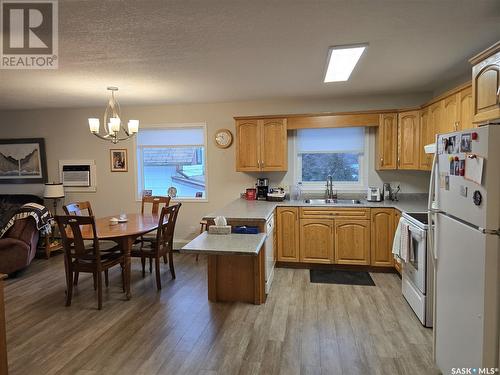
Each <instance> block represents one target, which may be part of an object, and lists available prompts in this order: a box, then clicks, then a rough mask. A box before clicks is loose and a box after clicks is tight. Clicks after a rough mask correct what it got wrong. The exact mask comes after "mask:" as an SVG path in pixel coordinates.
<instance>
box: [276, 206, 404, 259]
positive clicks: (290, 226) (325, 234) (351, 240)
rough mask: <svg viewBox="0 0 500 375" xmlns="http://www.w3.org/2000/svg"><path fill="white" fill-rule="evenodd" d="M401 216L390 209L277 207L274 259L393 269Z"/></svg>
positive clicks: (396, 211)
mask: <svg viewBox="0 0 500 375" xmlns="http://www.w3.org/2000/svg"><path fill="white" fill-rule="evenodd" d="M400 216H401V214H400V212H399V211H398V210H395V209H393V208H372V209H367V208H363V209H359V208H352V209H350V208H326V207H320V208H314V207H307V208H305V207H301V208H299V207H278V208H277V209H276V216H275V217H276V223H277V224H276V232H275V233H276V234H275V235H276V242H277V260H278V261H280V262H300V263H323V264H344V265H363V266H369V265H371V266H376V267H395V266H396V265H395V262H394V257H393V255H392V242H393V238H394V232H395V230H396V225H397V223H399V217H400Z"/></svg>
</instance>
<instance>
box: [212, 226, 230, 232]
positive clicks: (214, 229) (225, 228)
mask: <svg viewBox="0 0 500 375" xmlns="http://www.w3.org/2000/svg"><path fill="white" fill-rule="evenodd" d="M208 234H231V225H210V226H209V227H208Z"/></svg>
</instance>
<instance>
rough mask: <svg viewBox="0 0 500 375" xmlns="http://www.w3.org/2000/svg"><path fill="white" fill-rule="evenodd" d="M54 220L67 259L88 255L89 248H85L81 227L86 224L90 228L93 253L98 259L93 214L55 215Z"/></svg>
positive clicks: (98, 253)
mask: <svg viewBox="0 0 500 375" xmlns="http://www.w3.org/2000/svg"><path fill="white" fill-rule="evenodd" d="M55 220H56V222H57V225H58V227H59V232H60V233H61V238H62V242H63V247H64V253H65V254H66V256H67V257H68V259H71V258H84V257H85V256H88V254H89V249H88V248H85V243H84V240H83V236H82V229H81V227H82V226H83V225H86V226H90V227H91V228H92V240H93V253H94V256H95V257H96V259H97V261H100V251H99V241H98V239H97V231H96V227H95V219H94V217H93V216H76V215H67V216H56V217H55ZM87 239H88V238H87Z"/></svg>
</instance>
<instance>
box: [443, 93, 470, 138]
mask: <svg viewBox="0 0 500 375" xmlns="http://www.w3.org/2000/svg"><path fill="white" fill-rule="evenodd" d="M441 102H442V104H441V105H442V107H443V115H442V117H441V118H440V119H439V123H438V124H437V126H438V127H437V128H436V133H437V134H443V133H451V132H454V131H460V130H465V129H470V128H472V127H473V126H472V88H471V87H466V88H465V89H463V90H461V91H459V92H457V93H455V94H452V95H450V96H448V97H446V98H444V99H442V100H441V101H440V102H438V103H441ZM438 103H436V104H438Z"/></svg>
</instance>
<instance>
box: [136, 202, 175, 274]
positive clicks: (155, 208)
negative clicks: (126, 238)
mask: <svg viewBox="0 0 500 375" xmlns="http://www.w3.org/2000/svg"><path fill="white" fill-rule="evenodd" d="M169 204H170V197H165V196H161V195H149V196H148V195H143V196H142V200H141V214H143V215H144V213H145V211H146V206H147V205H151V214H152V215H158V212H159V211H160V207H167V206H168V205H169ZM155 239H156V232H154V231H153V232H151V233H148V234H145V235H142V236H141V237H140V238H139V239H138V240H137V241H136V243H141V245H144V244H148V243H152V242H154V241H155ZM164 261H165V264H167V257H166V256H165V258H164ZM142 262H143V263H144V262H145V259H142ZM149 272H153V261H152V258H149Z"/></svg>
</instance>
